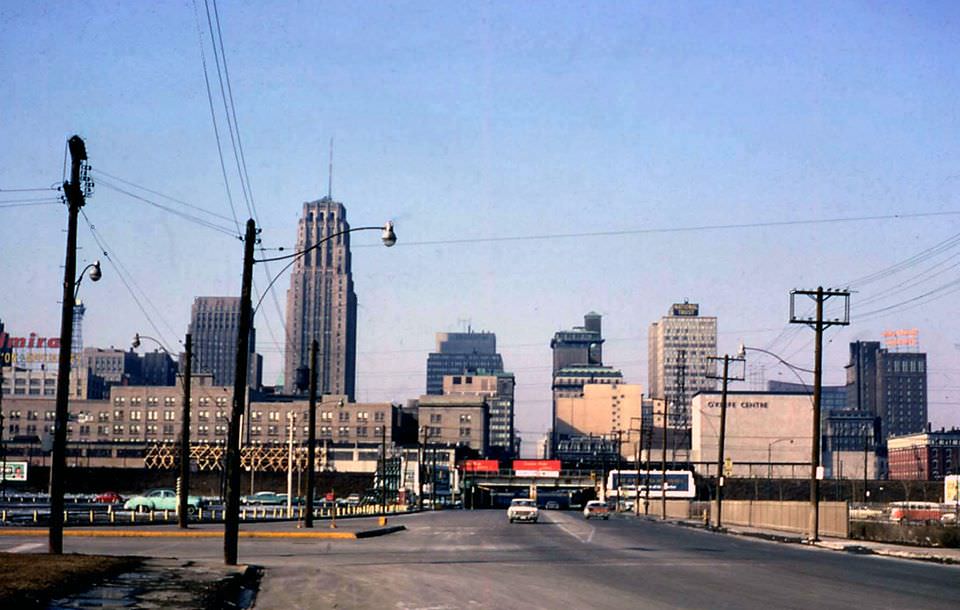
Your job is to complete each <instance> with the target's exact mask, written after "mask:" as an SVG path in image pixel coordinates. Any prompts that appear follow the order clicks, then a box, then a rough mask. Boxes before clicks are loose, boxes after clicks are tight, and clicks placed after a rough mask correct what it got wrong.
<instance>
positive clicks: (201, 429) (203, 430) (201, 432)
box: [197, 424, 210, 436]
mask: <svg viewBox="0 0 960 610" xmlns="http://www.w3.org/2000/svg"><path fill="white" fill-rule="evenodd" d="M208 434H210V426H208V425H206V424H200V425H199V426H197V436H207V435H208Z"/></svg>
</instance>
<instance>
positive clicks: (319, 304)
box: [284, 197, 357, 401]
mask: <svg viewBox="0 0 960 610" xmlns="http://www.w3.org/2000/svg"><path fill="white" fill-rule="evenodd" d="M349 230H350V225H349V223H347V211H346V208H344V206H343V204H342V203H339V202H336V201H333V200H332V199H330V198H329V197H324V198H323V199H321V200H319V201H310V202H306V203H304V204H303V212H302V215H301V217H300V221H299V223H298V225H297V246H296V248H297V251H298V252H303V251H306V250H309V251H308V252H307V253H306V254H305V255H303V256H301V257H300V258H298V259H296V262H295V263H294V266H293V271H292V272H291V274H290V290H288V291H287V333H288V334H287V338H286V348H285V362H284V392H285V393H286V394H296V393H303V392H305V391H306V389H307V387H308V383H307V379H308V377H309V373H308V371H309V366H310V346H311V344H312V342H313V341H314V340H316V341H317V342H318V345H319V351H318V353H317V388H318V391H319V392H320V393H321V394H343V395H345V396H347V397H348V398H349V399H350V400H351V401H352V400H353V397H354V395H355V393H356V368H357V295H356V293H355V292H354V288H353V272H352V270H351V256H350V234H349V233H347V231H349ZM324 240H326V241H324ZM321 242H323V243H322V245H321Z"/></svg>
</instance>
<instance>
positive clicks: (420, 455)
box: [417, 426, 428, 510]
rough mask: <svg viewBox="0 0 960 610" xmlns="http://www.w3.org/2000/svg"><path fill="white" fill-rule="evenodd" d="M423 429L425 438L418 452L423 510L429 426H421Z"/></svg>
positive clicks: (420, 498)
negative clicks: (424, 462)
mask: <svg viewBox="0 0 960 610" xmlns="http://www.w3.org/2000/svg"><path fill="white" fill-rule="evenodd" d="M420 428H421V430H423V440H422V441H421V442H420V450H419V451H418V452H417V504H419V505H420V510H423V477H424V476H425V475H426V472H427V469H426V467H425V466H424V464H423V461H424V460H425V459H426V457H427V450H426V446H427V429H428V428H427V427H426V426H421V427H420Z"/></svg>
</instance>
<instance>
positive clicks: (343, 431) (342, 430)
mask: <svg viewBox="0 0 960 610" xmlns="http://www.w3.org/2000/svg"><path fill="white" fill-rule="evenodd" d="M337 434H339V435H340V436H349V435H350V427H349V426H340V427H339V428H338V429H337Z"/></svg>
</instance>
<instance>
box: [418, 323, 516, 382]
mask: <svg viewBox="0 0 960 610" xmlns="http://www.w3.org/2000/svg"><path fill="white" fill-rule="evenodd" d="M436 339H437V350H436V351H435V352H431V353H430V355H428V356H427V395H430V396H439V395H441V394H443V377H444V375H460V374H462V373H470V372H475V371H481V370H482V371H486V372H487V373H502V372H503V357H502V356H501V355H500V354H498V353H497V335H496V334H494V333H489V332H473V331H472V330H470V331H468V332H465V333H437V337H436Z"/></svg>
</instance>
